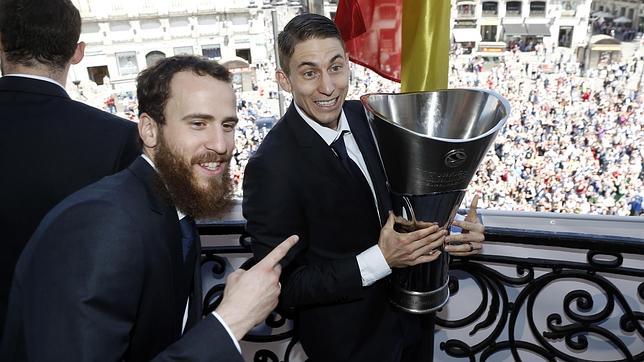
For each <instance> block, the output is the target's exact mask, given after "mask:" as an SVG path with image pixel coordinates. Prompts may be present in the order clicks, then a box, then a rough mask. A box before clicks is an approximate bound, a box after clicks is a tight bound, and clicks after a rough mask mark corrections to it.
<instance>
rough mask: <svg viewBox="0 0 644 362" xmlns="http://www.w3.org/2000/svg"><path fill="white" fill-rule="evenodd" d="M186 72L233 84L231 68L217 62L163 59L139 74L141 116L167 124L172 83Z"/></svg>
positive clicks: (196, 58) (187, 57)
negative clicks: (167, 110) (181, 73)
mask: <svg viewBox="0 0 644 362" xmlns="http://www.w3.org/2000/svg"><path fill="white" fill-rule="evenodd" d="M183 71H191V72H193V73H195V74H197V75H200V76H204V75H209V76H211V77H213V78H215V79H218V80H221V81H224V82H227V83H230V82H231V81H232V76H231V74H230V72H229V71H228V69H226V67H224V66H223V65H221V64H219V63H217V62H215V61H213V60H209V59H206V58H203V57H199V56H194V55H178V56H174V57H170V58H165V59H162V60H161V61H159V62H158V63H157V64H155V65H153V66H151V67H149V68H147V69H145V70H144V71H142V72H141V73H139V76H138V77H137V79H136V82H137V87H136V96H137V98H138V101H139V116H141V114H143V113H147V114H148V115H149V116H150V117H152V119H154V121H155V122H157V123H158V124H160V125H163V124H165V115H164V111H165V106H166V103H167V102H168V99H169V98H170V92H171V91H172V89H170V82H171V81H172V77H173V76H174V75H175V74H177V73H178V72H183ZM175 91H178V90H175Z"/></svg>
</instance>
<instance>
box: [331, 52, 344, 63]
mask: <svg viewBox="0 0 644 362" xmlns="http://www.w3.org/2000/svg"><path fill="white" fill-rule="evenodd" d="M338 58H340V59H344V57H343V56H342V54H336V55H335V56H334V57H333V58H331V61H330V62H329V63H333V62H335V61H336V60H337V59H338Z"/></svg>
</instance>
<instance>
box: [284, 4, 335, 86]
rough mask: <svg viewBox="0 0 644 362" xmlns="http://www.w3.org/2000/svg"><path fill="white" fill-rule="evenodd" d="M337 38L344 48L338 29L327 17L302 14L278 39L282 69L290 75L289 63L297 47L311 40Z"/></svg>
mask: <svg viewBox="0 0 644 362" xmlns="http://www.w3.org/2000/svg"><path fill="white" fill-rule="evenodd" d="M326 38H336V39H338V40H339V41H340V43H341V44H342V47H343V48H344V42H343V41H342V36H341V35H340V31H339V30H338V27H337V26H335V23H334V22H333V21H332V20H331V19H329V18H327V17H326V16H322V15H318V14H312V13H305V14H300V15H298V16H296V17H294V18H293V19H291V21H289V22H288V24H286V26H285V27H284V30H282V32H280V34H279V35H278V37H277V47H278V49H279V57H280V59H279V60H280V68H282V70H283V71H284V72H285V73H286V74H289V69H288V63H289V61H290V60H291V56H293V52H294V51H295V46H296V45H297V44H298V43H301V42H303V41H306V40H309V39H326Z"/></svg>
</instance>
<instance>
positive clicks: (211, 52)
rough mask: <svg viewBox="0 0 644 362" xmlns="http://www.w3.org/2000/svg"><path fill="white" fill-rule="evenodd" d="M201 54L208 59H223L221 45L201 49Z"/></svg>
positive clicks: (206, 46)
mask: <svg viewBox="0 0 644 362" xmlns="http://www.w3.org/2000/svg"><path fill="white" fill-rule="evenodd" d="M201 53H202V54H203V56H204V57H206V58H208V59H214V60H219V59H221V46H219V44H213V45H204V46H202V47H201Z"/></svg>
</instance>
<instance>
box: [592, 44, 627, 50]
mask: <svg viewBox="0 0 644 362" xmlns="http://www.w3.org/2000/svg"><path fill="white" fill-rule="evenodd" d="M590 50H596V51H600V52H619V51H621V50H622V47H621V46H620V45H616V44H594V45H591V46H590Z"/></svg>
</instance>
